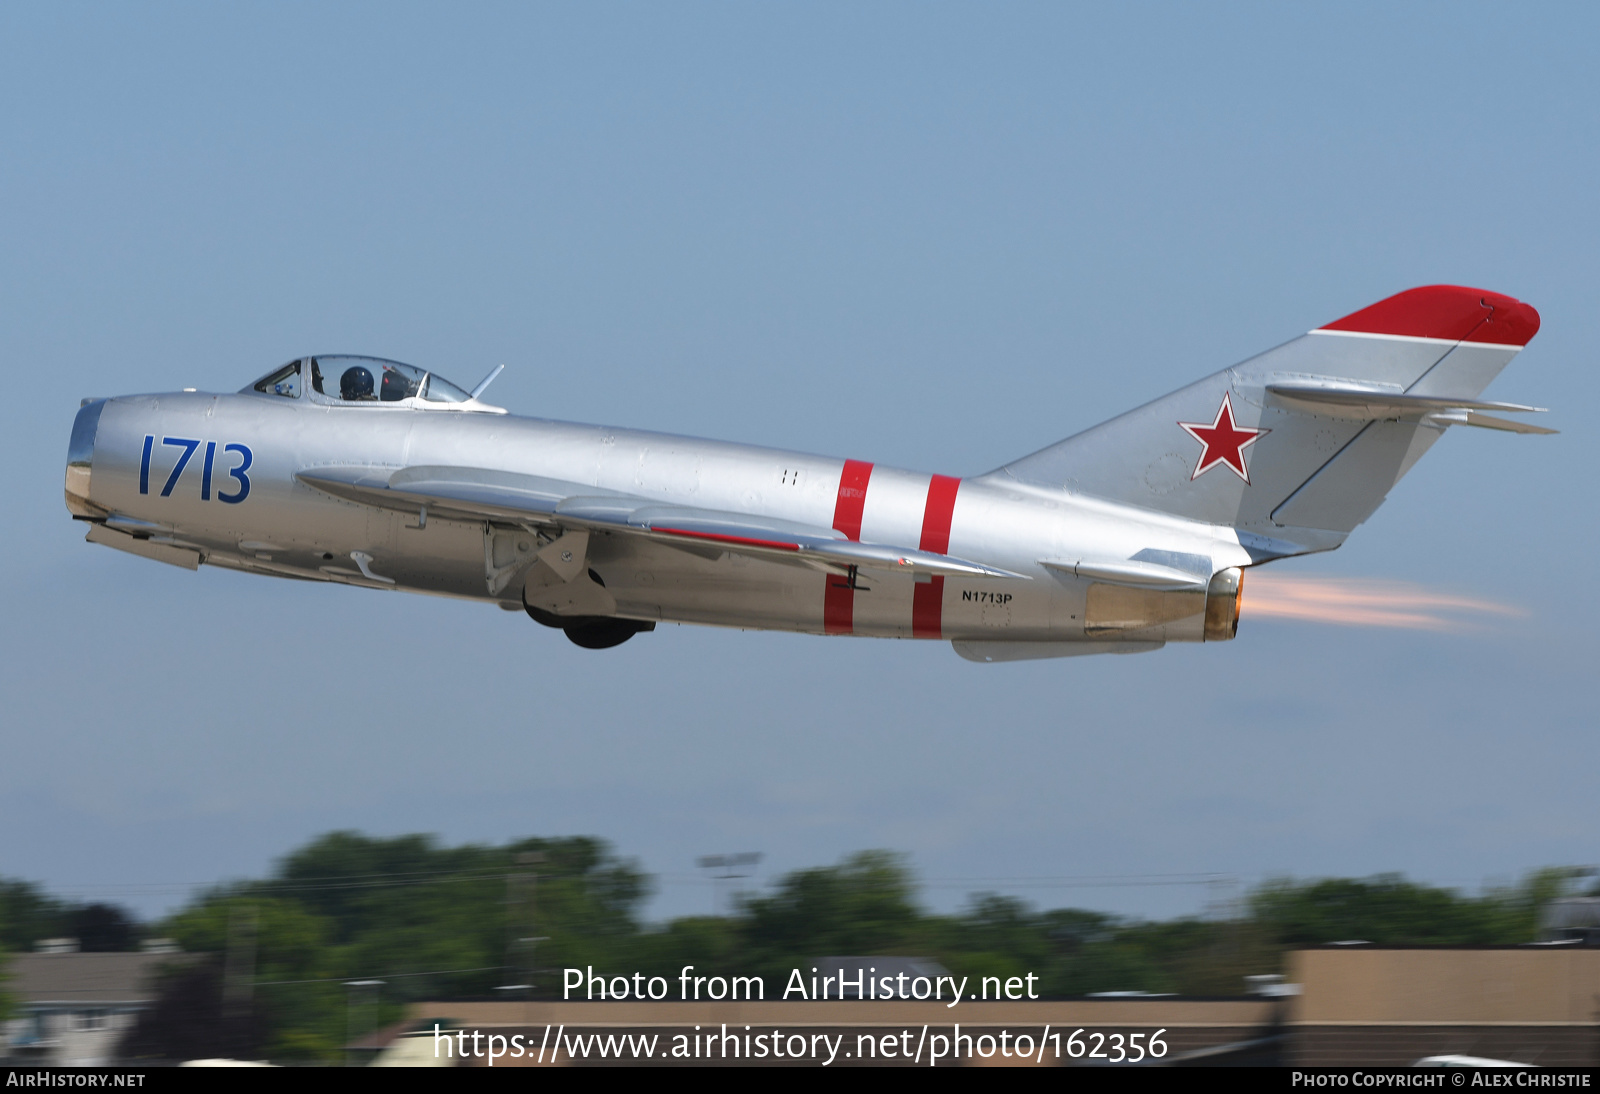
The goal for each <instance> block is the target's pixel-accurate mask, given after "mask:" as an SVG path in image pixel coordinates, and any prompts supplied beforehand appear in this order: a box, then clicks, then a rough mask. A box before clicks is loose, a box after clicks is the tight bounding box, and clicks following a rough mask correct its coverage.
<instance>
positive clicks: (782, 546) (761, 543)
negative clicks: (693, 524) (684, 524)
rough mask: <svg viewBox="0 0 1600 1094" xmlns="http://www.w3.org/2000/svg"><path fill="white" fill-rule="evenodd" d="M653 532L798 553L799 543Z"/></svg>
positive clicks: (681, 531) (667, 530)
mask: <svg viewBox="0 0 1600 1094" xmlns="http://www.w3.org/2000/svg"><path fill="white" fill-rule="evenodd" d="M650 530H651V531H652V532H665V533H667V534H668V535H672V536H688V537H689V538H691V539H710V540H715V541H716V542H718V543H738V544H742V545H743V546H746V547H771V548H773V549H774V550H778V551H798V550H799V549H800V545H799V544H798V543H785V542H784V541H783V540H781V539H752V538H751V537H750V536H727V535H723V534H721V533H719V532H691V531H689V530H688V529H687V528H661V527H659V526H658V527H655V528H652V529H650Z"/></svg>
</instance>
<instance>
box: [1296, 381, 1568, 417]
mask: <svg viewBox="0 0 1600 1094" xmlns="http://www.w3.org/2000/svg"><path fill="white" fill-rule="evenodd" d="M1267 391H1269V392H1270V393H1272V394H1273V395H1276V396H1277V397H1278V399H1279V400H1280V401H1282V402H1284V403H1287V404H1288V405H1290V406H1295V405H1296V404H1300V405H1301V406H1304V407H1306V408H1307V409H1308V410H1310V411H1311V412H1312V413H1313V414H1322V415H1325V416H1327V417H1333V418H1350V419H1351V420H1354V421H1373V420H1375V419H1379V418H1396V417H1403V416H1405V415H1408V414H1409V415H1420V414H1429V413H1432V412H1433V411H1437V410H1498V411H1500V412H1501V413H1502V414H1543V413H1544V411H1545V408H1544V407H1542V406H1523V405H1522V404H1521V403H1492V402H1485V401H1483V400H1481V399H1458V398H1451V397H1449V396H1443V395H1408V394H1406V393H1405V392H1401V391H1378V390H1373V389H1371V388H1356V387H1334V386H1319V385H1314V384H1268V385H1267ZM1341 411H1348V412H1350V413H1340V412H1341Z"/></svg>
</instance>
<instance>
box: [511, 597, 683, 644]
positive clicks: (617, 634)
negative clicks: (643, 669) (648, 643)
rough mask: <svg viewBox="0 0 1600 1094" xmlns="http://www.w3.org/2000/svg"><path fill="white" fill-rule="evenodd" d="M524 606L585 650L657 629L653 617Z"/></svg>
mask: <svg viewBox="0 0 1600 1094" xmlns="http://www.w3.org/2000/svg"><path fill="white" fill-rule="evenodd" d="M523 607H524V608H527V610H528V615H529V616H531V617H532V619H533V621H534V622H535V623H540V624H543V625H544V626H546V627H555V628H557V629H559V630H562V631H564V632H566V635H567V639H568V641H570V642H571V643H572V644H573V645H575V646H582V647H583V648H584V649H586V650H608V649H610V648H611V647H612V646H620V645H622V644H623V643H624V642H626V641H627V640H628V639H630V638H632V637H633V636H634V635H636V634H638V633H639V632H640V631H653V630H655V629H656V625H655V623H654V621H652V620H640V619H617V618H615V617H613V616H609V615H578V616H571V615H556V614H555V613H554V612H547V611H545V610H543V609H542V608H534V607H530V606H529V605H527V604H524V605H523Z"/></svg>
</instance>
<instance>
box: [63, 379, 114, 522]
mask: <svg viewBox="0 0 1600 1094" xmlns="http://www.w3.org/2000/svg"><path fill="white" fill-rule="evenodd" d="M105 407H106V401H105V400H104V399H85V400H84V401H83V404H82V405H81V406H80V407H79V409H78V416H77V417H76V418H74V419H73V422H72V439H71V440H70V441H69V442H68V443H67V490H66V498H67V512H69V513H71V514H72V515H73V517H74V518H77V519H80V520H103V519H104V518H105V516H106V511H105V510H104V509H101V508H100V507H99V506H98V505H95V504H94V503H93V502H92V501H90V500H89V480H90V471H91V470H92V469H93V466H94V442H95V436H96V435H97V434H98V433H99V432H100V412H101V411H103V410H104V409H105Z"/></svg>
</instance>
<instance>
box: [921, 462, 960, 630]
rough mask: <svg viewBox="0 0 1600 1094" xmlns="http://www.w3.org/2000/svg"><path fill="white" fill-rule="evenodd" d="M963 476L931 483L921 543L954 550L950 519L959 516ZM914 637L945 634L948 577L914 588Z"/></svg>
mask: <svg viewBox="0 0 1600 1094" xmlns="http://www.w3.org/2000/svg"><path fill="white" fill-rule="evenodd" d="M960 489H961V480H960V479H957V478H953V477H951V476H949V475H935V476H934V477H933V481H932V482H930V483H928V501H927V504H925V505H924V506H923V508H922V542H921V543H919V544H918V545H917V546H918V547H919V548H920V549H921V550H924V551H932V552H933V553H934V554H936V555H944V554H949V553H950V521H951V518H952V517H954V516H955V511H956V493H957V491H959V490H960ZM911 637H913V638H943V637H944V577H943V576H942V575H940V576H936V577H935V578H934V579H933V580H932V581H925V582H919V583H918V584H917V585H915V586H914V587H913V588H912V590H911Z"/></svg>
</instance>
